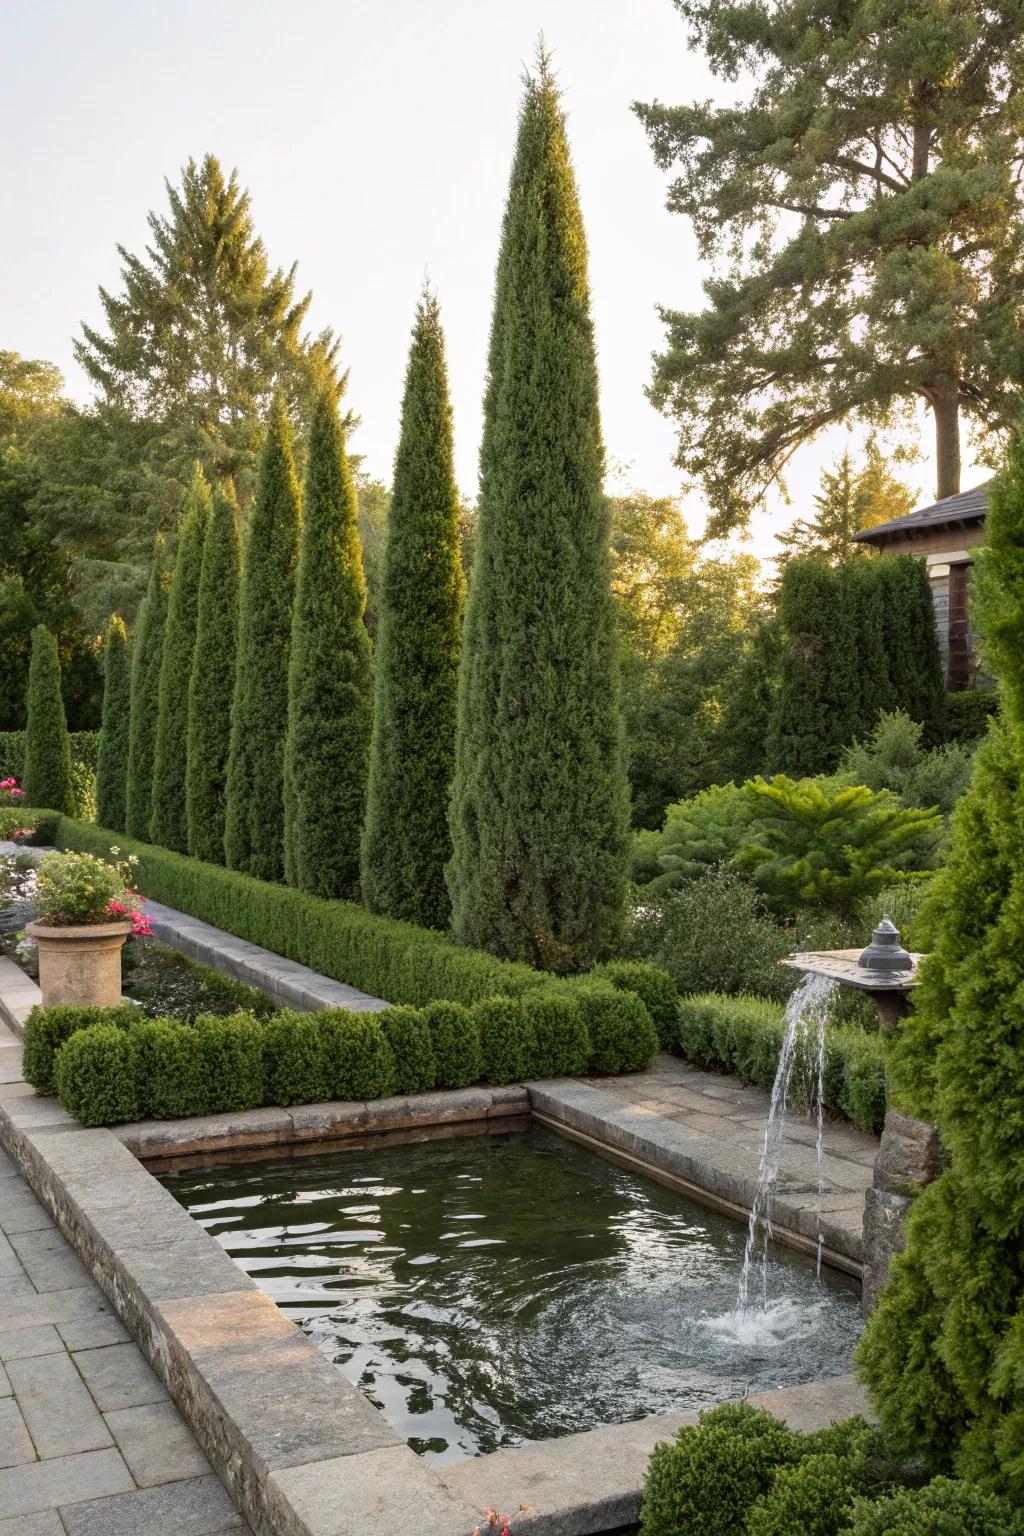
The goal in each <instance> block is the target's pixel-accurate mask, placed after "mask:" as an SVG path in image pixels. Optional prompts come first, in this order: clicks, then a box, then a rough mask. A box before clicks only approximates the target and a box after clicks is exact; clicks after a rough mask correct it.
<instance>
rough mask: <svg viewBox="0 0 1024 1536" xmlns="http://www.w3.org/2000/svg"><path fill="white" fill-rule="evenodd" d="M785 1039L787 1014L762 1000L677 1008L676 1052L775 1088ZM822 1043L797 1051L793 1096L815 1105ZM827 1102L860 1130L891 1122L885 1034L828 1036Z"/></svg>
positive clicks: (712, 996) (712, 999) (693, 1001)
mask: <svg viewBox="0 0 1024 1536" xmlns="http://www.w3.org/2000/svg"><path fill="white" fill-rule="evenodd" d="M784 1036H785V1025H784V1023H783V1009H782V1007H781V1005H780V1004H778V1003H773V1002H770V1001H769V1000H768V999H767V998H763V997H749V996H744V995H743V994H742V993H740V994H738V995H736V996H729V995H726V994H725V993H720V992H699V993H692V994H691V995H689V996H687V997H684V998H682V1000H681V1001H680V1002H679V1004H678V1011H677V1024H676V1034H675V1039H674V1040H673V1041H672V1042H671V1046H670V1048H671V1049H672V1050H673V1051H674V1053H675V1054H676V1055H677V1056H682V1057H684V1058H685V1059H686V1060H687V1061H691V1062H693V1064H694V1065H695V1066H698V1067H707V1068H712V1069H714V1070H717V1071H723V1072H734V1073H735V1074H736V1076H737V1077H741V1078H743V1080H744V1081H745V1082H748V1083H757V1084H758V1085H759V1086H760V1087H762V1088H767V1089H768V1090H769V1091H770V1090H771V1087H772V1084H773V1083H774V1081H775V1073H776V1070H777V1069H778V1065H779V1054H780V1052H781V1049H782V1042H783V1038H784ZM817 1072H818V1062H817V1043H816V1042H815V1044H814V1046H813V1049H811V1048H808V1047H803V1048H801V1049H798V1052H797V1057H796V1061H795V1064H794V1069H793V1078H792V1089H791V1096H792V1098H793V1099H794V1101H795V1102H797V1103H800V1102H804V1103H807V1102H810V1099H811V1093H812V1091H813V1090H814V1088H815V1087H816V1083H817ZM824 1090H825V1091H824V1101H825V1105H826V1107H827V1108H829V1109H834V1110H838V1111H839V1112H840V1113H841V1114H844V1115H845V1116H846V1117H847V1119H848V1120H852V1121H853V1123H854V1125H856V1126H858V1127H859V1128H860V1129H861V1130H862V1131H875V1132H877V1131H880V1130H881V1129H882V1122H883V1120H884V1119H885V1103H886V1093H885V1043H884V1040H883V1038H882V1036H881V1035H871V1034H867V1033H865V1032H864V1031H863V1030H861V1029H857V1028H853V1027H851V1028H849V1029H843V1028H839V1027H833V1028H829V1029H826V1032H825V1073H824Z"/></svg>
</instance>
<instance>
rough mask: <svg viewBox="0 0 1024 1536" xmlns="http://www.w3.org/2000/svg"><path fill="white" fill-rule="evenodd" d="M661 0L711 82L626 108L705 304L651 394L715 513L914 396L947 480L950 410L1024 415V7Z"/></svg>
mask: <svg viewBox="0 0 1024 1536" xmlns="http://www.w3.org/2000/svg"><path fill="white" fill-rule="evenodd" d="M677 6H678V9H679V10H680V12H681V13H682V16H683V18H684V20H685V22H686V24H687V32H688V34H689V36H688V38H687V43H688V45H689V46H690V47H694V46H696V47H698V48H700V49H702V50H703V52H704V53H705V55H706V57H707V61H708V65H709V66H710V69H711V70H712V72H713V73H714V74H715V75H717V76H719V77H720V78H722V79H723V80H724V81H725V82H727V83H726V85H725V86H724V90H725V92H726V98H725V99H724V100H723V97H722V93H721V92H717V93H713V92H709V91H707V90H706V89H705V88H703V87H702V90H703V94H704V96H705V98H706V99H704V100H701V101H696V102H692V103H691V104H689V105H686V106H681V107H670V106H665V105H663V104H662V103H660V102H655V103H653V104H651V105H646V106H638V107H637V111H638V112H639V113H640V116H641V118H642V120H643V122H644V124H645V126H646V128H647V132H648V135H649V137H650V140H651V144H652V147H653V149H654V153H655V157H656V159H657V161H658V164H659V165H660V166H662V167H663V168H664V169H665V170H672V171H673V173H674V175H675V180H674V181H673V183H672V186H671V191H670V194H669V206H670V208H671V209H673V211H675V212H677V213H682V214H685V215H686V216H687V217H688V218H689V219H690V220H692V222H693V226H694V231H695V233H696V237H697V248H698V252H699V254H700V255H701V256H702V257H703V258H705V259H706V260H710V261H712V262H713V263H714V275H713V276H712V277H711V278H710V279H709V280H708V282H707V284H706V285H705V291H706V294H707V307H706V308H705V309H704V310H703V311H701V312H698V313H691V314H679V313H675V312H668V313H666V315H665V321H666V326H667V331H668V336H667V347H666V350H665V352H664V353H663V354H662V356H661V357H659V359H658V360H657V364H656V370H655V379H654V388H653V397H654V399H655V402H656V403H657V404H659V405H661V406H662V408H663V409H665V410H667V411H668V412H669V413H670V414H671V415H672V416H673V417H674V419H675V420H676V422H677V424H678V427H679V452H678V459H679V463H680V465H681V467H682V468H683V469H684V471H685V472H686V473H687V474H689V475H691V476H694V477H697V478H699V479H700V480H701V481H702V482H703V485H704V489H705V493H706V495H707V497H708V500H709V501H710V503H711V505H712V508H713V510H714V512H715V514H716V516H715V518H714V519H713V520H712V527H711V531H712V533H713V534H720V533H722V532H724V531H725V530H726V529H728V528H730V527H733V526H735V525H736V524H737V523H741V522H743V521H744V520H745V519H746V517H747V516H748V515H749V513H750V510H751V509H752V508H753V507H754V506H756V505H757V504H758V502H759V501H760V500H761V497H762V496H763V494H764V492H765V490H766V489H767V488H768V487H769V486H771V485H772V484H774V483H775V482H776V481H777V480H778V478H779V476H780V475H781V474H782V473H783V471H784V468H785V466H786V464H787V463H788V461H789V459H790V457H791V455H792V454H793V453H794V451H795V450H796V449H797V448H798V447H799V446H800V444H801V443H803V442H806V441H808V440H809V439H811V438H812V437H814V436H816V435H817V433H818V432H820V431H821V430H822V429H823V428H825V427H827V426H829V425H831V424H832V423H835V422H837V421H841V420H843V419H844V418H860V419H861V420H868V421H871V422H872V423H873V424H882V423H884V424H890V423H892V424H894V425H895V424H896V423H897V422H899V421H901V419H902V417H903V413H904V412H905V411H906V409H907V408H908V406H909V405H910V404H911V403H912V402H915V401H923V402H925V404H926V405H927V406H928V407H929V408H930V409H931V411H932V414H933V417H934V421H935V428H936V460H937V482H938V483H937V489H936V494H937V495H938V496H940V497H941V496H948V495H950V494H951V493H953V492H955V491H958V490H959V489H960V439H959V426H958V423H959V413H960V410H961V408H963V409H965V410H967V411H969V412H970V413H971V416H972V418H973V419H974V420H975V421H977V422H979V423H981V424H982V427H983V428H984V427H988V428H993V429H998V428H1002V427H1005V426H1006V425H1008V424H1009V423H1010V422H1012V421H1013V420H1014V419H1015V417H1016V415H1017V413H1018V411H1019V403H1018V399H1017V395H1016V391H1015V389H1014V387H1013V385H1012V381H1014V380H1015V379H1017V378H1019V377H1020V372H1021V353H1022V343H1021V332H1020V328H1019V324H1018V303H1019V281H1018V280H1019V271H1020V263H1021V255H1022V251H1024V215H1022V208H1021V200H1020V194H1019V181H1020V173H1021V166H1022V160H1024V130H1022V127H1021V121H1020V115H1019V113H1018V110H1017V104H1018V100H1019V95H1020V90H1021V85H1022V83H1024V63H1022V61H1021V54H1020V50H1019V48H1018V47H1017V46H1016V43H1017V34H1018V27H1019V17H1018V15H1017V13H1016V11H1015V10H1013V9H1012V8H1011V9H1007V8H1005V7H1002V6H992V7H986V6H980V5H968V6H959V5H957V6H946V5H943V6H940V7H933V8H927V9H923V10H920V11H919V10H917V9H911V10H910V11H908V9H907V7H906V6H903V5H888V6H884V7H879V6H877V5H875V4H872V3H869V0H854V3H851V4H849V5H847V6H845V7H844V8H842V9H841V10H839V11H835V12H829V14H828V15H827V17H826V16H824V15H823V13H821V12H820V11H819V10H818V9H817V8H816V7H809V6H806V5H804V4H802V3H801V0H782V3H780V4H778V5H776V6H772V7H771V8H770V9H766V8H765V7H764V5H763V4H761V3H760V0H738V3H735V4H723V3H721V0H677ZM737 81H738V82H740V83H739V84H738V85H737V84H736V82H737ZM778 766H780V767H784V768H789V767H791V766H792V765H790V764H787V763H784V762H783V763H780V764H779V765H778ZM800 771H806V769H804V768H803V767H802V765H801V767H800Z"/></svg>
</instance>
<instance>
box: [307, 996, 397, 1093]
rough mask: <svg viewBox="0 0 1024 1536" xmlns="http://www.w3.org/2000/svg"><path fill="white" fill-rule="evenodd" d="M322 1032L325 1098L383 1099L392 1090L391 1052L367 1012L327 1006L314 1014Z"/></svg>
mask: <svg viewBox="0 0 1024 1536" xmlns="http://www.w3.org/2000/svg"><path fill="white" fill-rule="evenodd" d="M316 1018H317V1021H318V1022H319V1025H320V1028H321V1029H322V1030H323V1033H324V1045H325V1051H326V1055H327V1063H328V1071H329V1075H330V1086H331V1091H330V1093H329V1094H328V1095H327V1097H328V1098H329V1099H387V1098H390V1097H391V1095H392V1094H393V1093H394V1092H395V1091H396V1083H397V1077H398V1071H397V1067H396V1064H395V1057H394V1053H393V1051H392V1049H391V1046H390V1045H389V1044H388V1041H387V1036H386V1035H385V1033H384V1031H383V1030H382V1029H381V1027H380V1025H379V1023H378V1022H377V1019H376V1018H375V1017H374V1016H372V1015H371V1014H366V1013H349V1012H348V1010H347V1009H345V1008H328V1009H324V1010H322V1011H321V1012H320V1013H318V1014H317V1015H316Z"/></svg>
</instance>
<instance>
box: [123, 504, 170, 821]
mask: <svg viewBox="0 0 1024 1536" xmlns="http://www.w3.org/2000/svg"><path fill="white" fill-rule="evenodd" d="M170 583H171V571H170V566H169V565H168V561H167V550H166V546H165V544H164V538H163V535H162V534H159V533H158V534H157V536H156V540H155V543H154V548H153V560H152V564H151V565H150V569H149V585H148V586H147V588H146V595H145V597H144V598H143V600H142V607H141V609H140V610H139V617H138V622H137V623H136V626H135V635H134V640H133V643H132V671H131V726H130V735H129V742H128V784H127V791H126V797H125V802H126V803H125V831H126V832H127V833H128V836H129V837H137V838H139V839H140V840H141V841H142V842H147V841H148V839H149V820H150V816H151V814H152V810H153V758H154V754H155V752H156V725H157V711H158V708H159V693H160V659H161V657H162V655H163V646H164V623H165V621H166V618H167V589H168V587H169V586H170Z"/></svg>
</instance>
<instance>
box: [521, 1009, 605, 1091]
mask: <svg viewBox="0 0 1024 1536" xmlns="http://www.w3.org/2000/svg"><path fill="white" fill-rule="evenodd" d="M519 1006H520V1007H521V1008H522V1011H523V1016H524V1020H525V1025H526V1034H527V1038H529V1037H530V1036H531V1035H532V1037H533V1060H532V1062H531V1063H530V1076H531V1077H576V1076H579V1075H580V1074H582V1073H584V1072H585V1071H586V1070H587V1065H588V1063H589V1061H590V1036H589V1034H588V1033H587V1026H586V1023H585V1021H584V1018H583V1009H582V1008H581V1007H580V1003H579V999H578V998H575V997H572V996H571V995H570V994H569V993H567V992H566V991H565V990H564V988H556V987H535V988H534V989H533V990H531V991H529V992H524V993H523V996H522V997H521V998H520V999H519Z"/></svg>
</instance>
